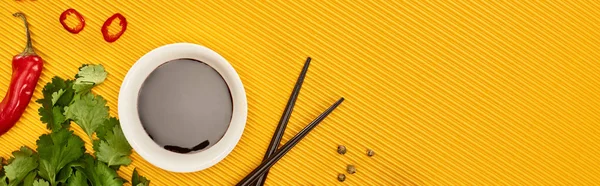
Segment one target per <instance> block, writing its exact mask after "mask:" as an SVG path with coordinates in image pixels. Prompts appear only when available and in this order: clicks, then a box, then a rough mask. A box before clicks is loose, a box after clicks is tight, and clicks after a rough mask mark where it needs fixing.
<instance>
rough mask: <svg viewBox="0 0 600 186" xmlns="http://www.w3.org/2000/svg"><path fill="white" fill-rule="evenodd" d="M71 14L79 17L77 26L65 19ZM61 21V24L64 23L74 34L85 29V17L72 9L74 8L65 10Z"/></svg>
mask: <svg viewBox="0 0 600 186" xmlns="http://www.w3.org/2000/svg"><path fill="white" fill-rule="evenodd" d="M71 14H73V15H75V16H76V17H77V19H79V24H77V25H76V26H75V27H70V26H69V25H67V23H66V22H65V20H67V16H69V15H71ZM59 21H60V24H62V26H63V27H64V28H65V30H67V31H69V32H71V33H73V34H77V33H79V32H81V31H82V30H83V27H85V19H84V18H83V16H82V15H81V14H80V13H79V12H77V10H75V9H72V8H69V9H67V10H65V11H64V12H63V13H62V14H60V18H59Z"/></svg>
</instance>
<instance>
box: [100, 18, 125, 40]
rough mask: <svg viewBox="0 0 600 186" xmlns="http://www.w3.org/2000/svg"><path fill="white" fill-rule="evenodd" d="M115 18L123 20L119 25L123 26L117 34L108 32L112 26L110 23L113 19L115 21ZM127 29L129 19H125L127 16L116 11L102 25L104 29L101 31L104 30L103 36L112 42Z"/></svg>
mask: <svg viewBox="0 0 600 186" xmlns="http://www.w3.org/2000/svg"><path fill="white" fill-rule="evenodd" d="M115 19H119V20H120V21H121V22H120V23H119V25H120V26H121V30H120V31H119V32H117V33H116V34H110V33H108V27H110V25H111V24H112V22H113V21H115ZM125 30H127V19H125V16H123V15H121V14H120V13H116V14H115V15H112V16H110V17H109V18H108V19H107V20H106V21H105V22H104V25H102V29H101V30H100V31H102V36H104V40H105V41H106V42H109V43H112V42H115V41H116V40H117V39H119V38H120V37H121V35H123V33H125Z"/></svg>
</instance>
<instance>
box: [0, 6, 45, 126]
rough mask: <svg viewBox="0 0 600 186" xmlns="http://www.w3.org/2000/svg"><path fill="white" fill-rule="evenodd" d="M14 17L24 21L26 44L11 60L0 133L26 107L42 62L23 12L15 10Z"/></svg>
mask: <svg viewBox="0 0 600 186" xmlns="http://www.w3.org/2000/svg"><path fill="white" fill-rule="evenodd" d="M13 16H15V17H21V18H22V19H23V22H24V23H25V32H26V33H27V45H26V47H25V50H23V52H22V53H20V54H17V55H16V56H15V57H13V60H12V70H13V74H12V79H11V82H10V87H9V88H8V92H6V96H5V97H4V99H3V100H2V102H0V135H2V134H4V133H6V132H7V131H8V130H9V129H10V128H12V127H13V126H14V125H15V123H17V121H19V118H21V115H23V112H24V111H25V109H26V108H27V105H28V104H29V101H30V100H31V96H32V95H33V91H34V90H35V86H36V85H37V82H38V79H39V78H40V74H41V73H42V67H43V65H44V62H43V60H42V58H41V57H40V56H38V55H37V54H35V52H34V51H33V47H32V46H31V37H30V35H29V25H28V23H27V18H25V14H23V13H21V12H17V13H15V14H13Z"/></svg>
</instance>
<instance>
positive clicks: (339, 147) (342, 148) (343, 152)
mask: <svg viewBox="0 0 600 186" xmlns="http://www.w3.org/2000/svg"><path fill="white" fill-rule="evenodd" d="M337 152H338V153H339V154H346V146H343V145H339V146H338V148H337Z"/></svg>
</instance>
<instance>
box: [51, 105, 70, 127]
mask: <svg viewBox="0 0 600 186" xmlns="http://www.w3.org/2000/svg"><path fill="white" fill-rule="evenodd" d="M52 119H53V120H54V121H53V122H54V123H58V124H64V123H65V121H67V118H66V117H65V115H63V112H62V109H61V108H60V107H54V108H52ZM59 126H61V128H63V127H64V125H59ZM64 128H66V127H64ZM57 129H60V128H57ZM57 129H55V130H57Z"/></svg>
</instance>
